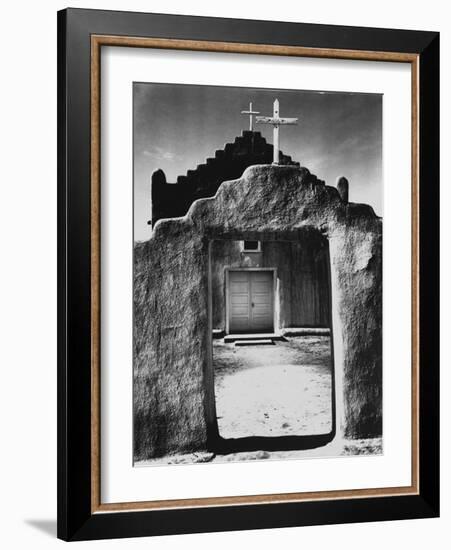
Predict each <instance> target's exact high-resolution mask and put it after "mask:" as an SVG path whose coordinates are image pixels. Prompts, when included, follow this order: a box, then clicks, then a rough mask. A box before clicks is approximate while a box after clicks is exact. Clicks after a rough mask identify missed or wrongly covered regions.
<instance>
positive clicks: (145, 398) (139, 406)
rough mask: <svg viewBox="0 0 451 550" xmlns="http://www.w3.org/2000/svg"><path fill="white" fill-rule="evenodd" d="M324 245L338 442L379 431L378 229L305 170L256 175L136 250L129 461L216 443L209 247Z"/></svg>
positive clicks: (167, 223)
mask: <svg viewBox="0 0 451 550" xmlns="http://www.w3.org/2000/svg"><path fill="white" fill-rule="evenodd" d="M310 233H311V234H320V235H322V236H323V237H324V238H326V239H328V241H329V254H330V267H331V291H332V292H331V295H332V312H333V315H332V331H333V342H334V362H335V389H336V413H337V437H344V436H346V437H355V438H357V437H371V436H377V435H380V434H381V430H382V269H381V262H382V220H381V219H380V218H378V217H377V216H376V215H375V214H374V212H373V210H372V208H371V207H369V206H367V205H359V204H352V203H349V204H348V203H346V202H344V201H343V200H342V199H341V198H340V195H339V194H338V191H337V190H336V189H335V188H333V187H328V186H325V185H324V183H323V182H320V181H318V180H317V178H316V177H315V176H313V175H312V174H310V172H309V171H308V170H307V169H306V168H298V167H293V166H271V165H260V166H252V167H250V168H248V169H247V170H246V171H245V173H244V174H243V176H242V177H241V178H240V179H237V180H234V181H228V182H224V183H223V184H222V185H221V187H220V188H219V190H218V192H217V194H216V196H215V197H213V198H208V199H201V200H198V201H196V202H195V203H194V204H193V205H192V207H191V208H190V210H189V212H188V214H187V215H186V216H185V217H183V218H178V219H172V220H161V221H160V222H159V223H158V224H157V225H156V226H155V229H154V232H153V235H152V237H151V238H150V239H149V241H147V242H145V243H142V244H140V245H137V246H136V248H135V294H134V314H135V334H134V336H135V339H134V422H135V423H134V434H135V441H134V445H135V459H137V460H140V459H148V458H151V457H155V456H162V455H165V454H167V453H171V452H190V451H195V450H202V449H206V448H207V445H208V442H209V441H211V438H212V437H214V436H215V435H216V433H217V425H216V414H215V402H214V388H213V372H212V366H211V329H212V326H211V320H209V319H211V318H209V314H208V312H209V307H210V304H209V300H208V296H209V277H208V273H209V257H210V254H209V243H210V241H212V240H215V239H236V240H239V239H243V238H245V239H250V240H251V239H255V238H259V237H260V238H261V239H262V240H277V239H281V238H286V239H287V240H294V239H296V238H299V239H301V238H304V237H305V236H306V235H308V234H310Z"/></svg>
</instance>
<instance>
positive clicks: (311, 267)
mask: <svg viewBox="0 0 451 550" xmlns="http://www.w3.org/2000/svg"><path fill="white" fill-rule="evenodd" d="M240 242H241V241H231V240H228V241H213V242H212V245H211V264H212V267H211V269H212V295H213V328H214V329H218V330H222V331H224V330H225V328H226V318H225V315H226V313H225V301H226V295H225V273H224V267H226V266H227V267H232V268H233V267H235V268H245V267H268V268H270V267H275V268H277V279H278V295H277V296H276V300H277V301H278V302H279V304H278V308H277V309H278V311H279V315H278V316H277V320H278V323H279V324H278V326H277V327H276V328H287V327H328V326H329V324H330V311H329V276H328V271H329V258H328V255H327V246H326V243H325V242H324V240H323V239H319V238H318V237H317V238H313V236H309V237H306V238H304V239H303V240H302V242H301V241H297V242H290V241H270V242H267V241H264V242H262V243H261V252H243V251H242V249H241V245H240Z"/></svg>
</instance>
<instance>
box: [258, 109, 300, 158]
mask: <svg viewBox="0 0 451 550" xmlns="http://www.w3.org/2000/svg"><path fill="white" fill-rule="evenodd" d="M256 122H257V124H272V125H273V126H274V139H273V150H274V156H273V164H279V126H280V125H282V124H283V125H285V124H297V123H298V119H297V118H280V117H279V100H278V99H276V100H274V114H273V116H272V117H269V116H258V117H256Z"/></svg>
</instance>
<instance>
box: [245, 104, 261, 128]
mask: <svg viewBox="0 0 451 550" xmlns="http://www.w3.org/2000/svg"><path fill="white" fill-rule="evenodd" d="M241 114H242V115H249V131H250V132H252V130H253V125H252V118H253V115H259V114H260V111H253V110H252V101H250V102H249V111H241Z"/></svg>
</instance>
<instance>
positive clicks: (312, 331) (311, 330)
mask: <svg viewBox="0 0 451 550" xmlns="http://www.w3.org/2000/svg"><path fill="white" fill-rule="evenodd" d="M280 332H281V333H282V335H283V336H330V328H319V327H290V328H283V329H282V330H281V331H280Z"/></svg>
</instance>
